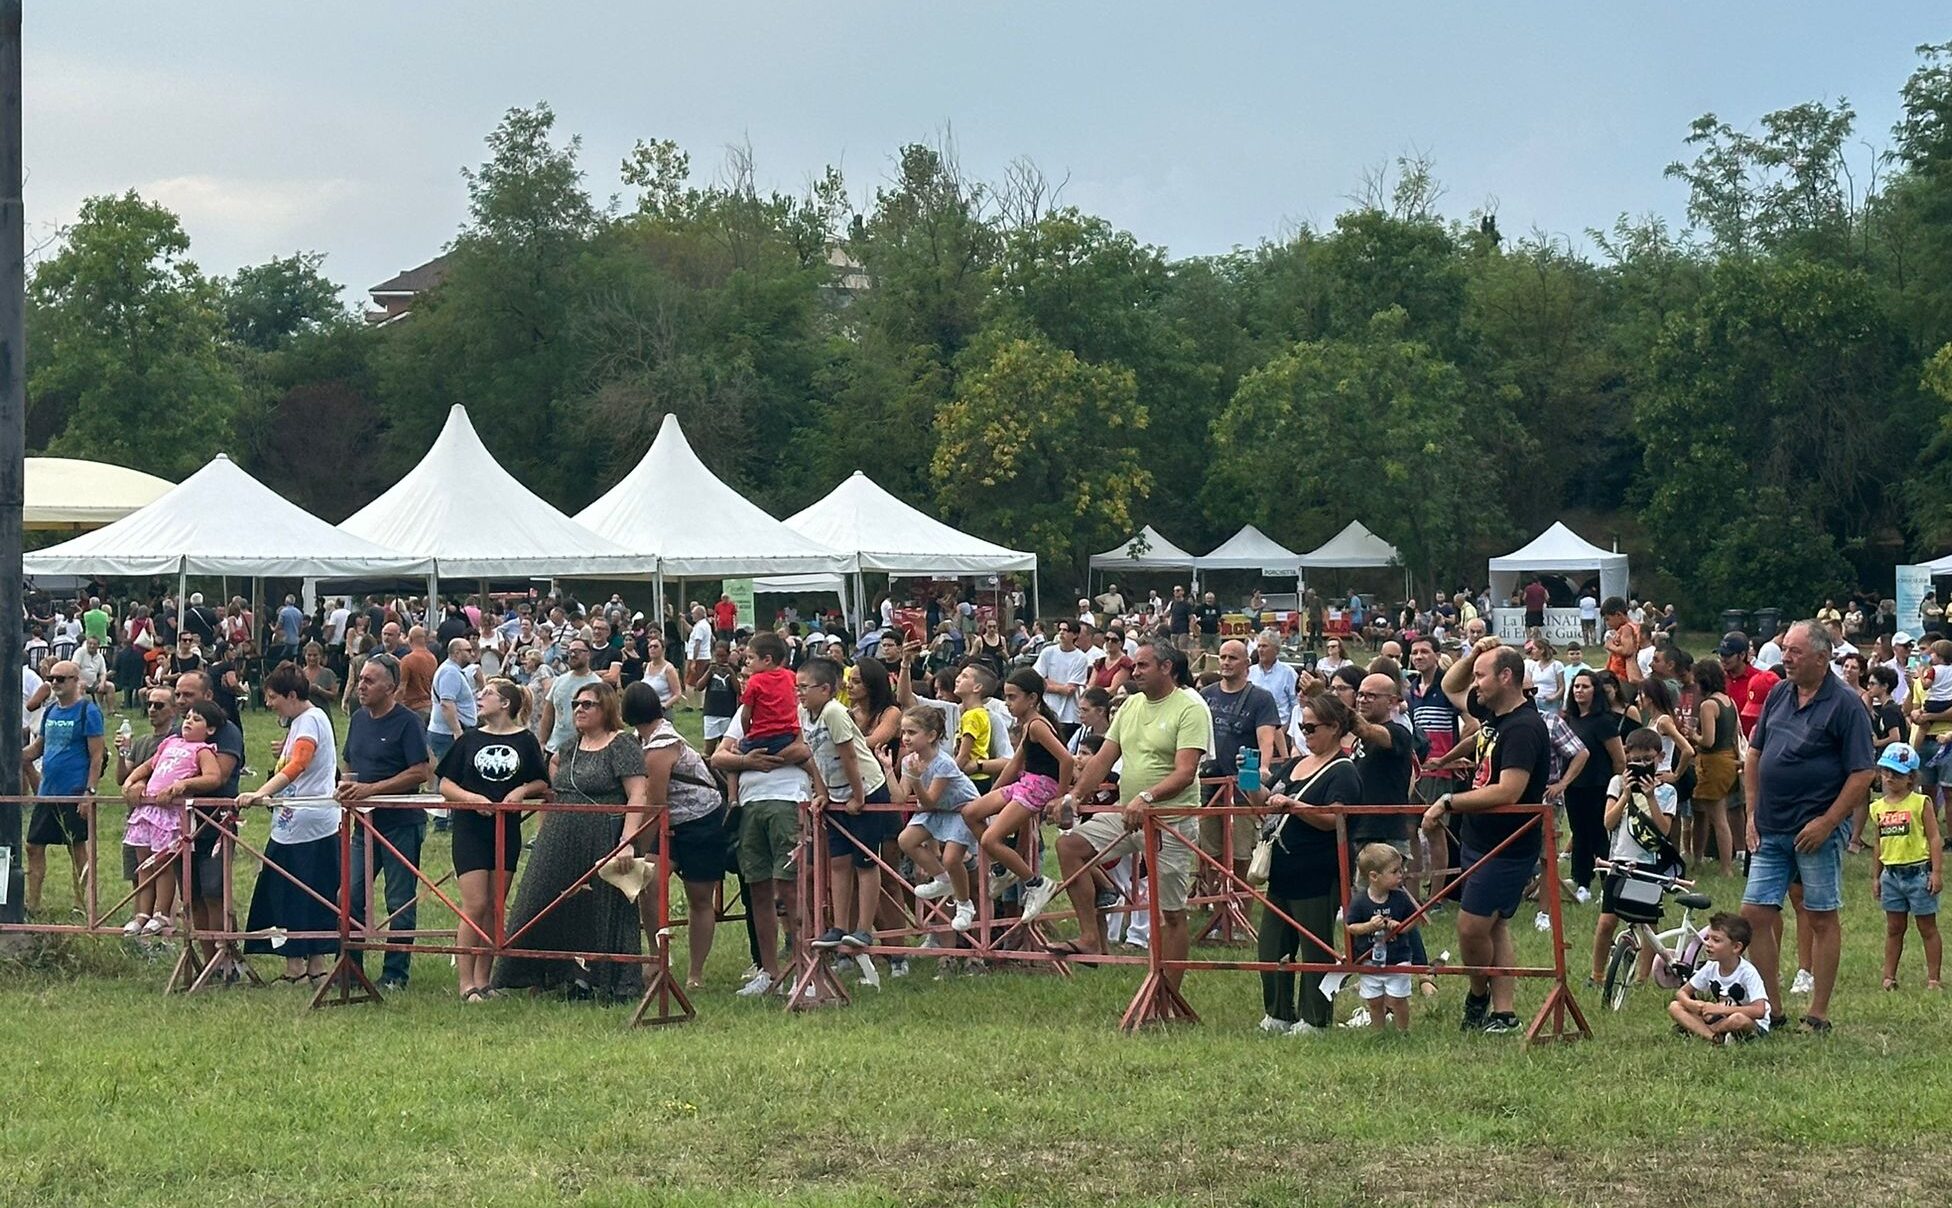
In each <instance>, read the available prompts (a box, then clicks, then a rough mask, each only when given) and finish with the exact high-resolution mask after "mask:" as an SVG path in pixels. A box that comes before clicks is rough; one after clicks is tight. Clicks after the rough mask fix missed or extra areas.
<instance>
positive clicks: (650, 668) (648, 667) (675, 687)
mask: <svg viewBox="0 0 1952 1208" xmlns="http://www.w3.org/2000/svg"><path fill="white" fill-rule="evenodd" d="M644 682H645V683H647V684H649V685H650V686H651V687H652V688H654V689H655V690H656V691H657V699H658V702H659V703H660V704H662V705H663V706H664V707H665V708H667V709H669V708H670V707H671V702H672V701H674V700H677V699H678V697H679V696H681V695H683V693H684V690H685V681H684V678H683V677H682V676H680V675H679V674H678V669H677V667H675V666H673V665H672V664H671V662H670V661H669V660H667V659H666V658H665V657H664V639H663V638H661V637H659V636H658V635H656V634H651V635H650V636H648V637H646V638H645V639H644Z"/></svg>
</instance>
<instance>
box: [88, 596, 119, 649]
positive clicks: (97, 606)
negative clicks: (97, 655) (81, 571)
mask: <svg viewBox="0 0 1952 1208" xmlns="http://www.w3.org/2000/svg"><path fill="white" fill-rule="evenodd" d="M112 619H113V618H111V617H110V616H109V615H108V612H107V610H106V609H104V608H103V607H102V602H101V601H100V600H99V599H97V598H95V597H94V596H90V597H88V611H87V612H84V613H82V614H81V636H83V637H85V638H94V639H95V641H96V643H97V644H98V645H100V646H103V647H106V646H107V645H108V623H109V621H110V620H112Z"/></svg>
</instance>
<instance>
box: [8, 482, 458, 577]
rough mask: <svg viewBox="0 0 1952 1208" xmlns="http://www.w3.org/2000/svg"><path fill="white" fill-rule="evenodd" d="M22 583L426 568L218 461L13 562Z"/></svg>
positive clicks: (424, 561)
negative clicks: (146, 501)
mask: <svg viewBox="0 0 1952 1208" xmlns="http://www.w3.org/2000/svg"><path fill="white" fill-rule="evenodd" d="M21 562H22V569H23V570H24V571H25V572H26V573H27V574H29V575H122V576H147V575H175V576H176V577H177V588H178V590H177V608H178V610H179V611H180V610H181V609H182V607H183V595H184V590H185V587H186V584H185V583H184V580H186V579H188V578H189V576H191V575H235V576H241V577H248V578H253V579H262V578H271V577H279V578H304V577H313V578H320V579H359V578H383V577H400V576H414V577H419V576H421V575H424V574H425V573H427V572H428V571H429V570H431V569H432V568H433V560H432V559H430V558H428V557H426V556H425V555H422V554H403V553H400V552H398V551H396V550H393V549H390V548H388V547H386V546H383V545H380V544H378V543H376V542H373V541H368V540H367V539H365V538H364V537H358V536H354V535H353V534H351V533H348V532H346V531H345V530H343V529H339V528H335V527H334V526H332V525H330V524H327V523H326V522H325V521H323V520H320V519H319V518H318V517H316V516H314V515H312V514H311V513H310V512H307V511H306V510H305V509H304V508H301V507H299V506H298V505H297V504H295V503H292V502H291V501H290V500H288V499H286V498H285V497H284V496H282V495H280V494H278V493H277V492H276V491H274V490H272V489H271V488H270V487H267V486H265V485H264V484H263V483H261V482H259V481H258V480H257V479H255V478H252V477H251V476H250V475H249V474H246V473H245V472H244V471H243V470H241V469H239V468H238V466H237V464H236V463H235V462H233V461H231V459H230V458H228V457H226V456H224V455H223V454H221V453H219V454H218V455H217V456H216V457H215V458H214V459H212V460H211V462H210V464H209V465H207V466H205V467H203V468H202V469H201V470H198V471H197V472H196V473H194V474H192V475H190V476H189V477H188V478H186V479H184V480H183V482H182V483H181V484H179V485H178V486H176V487H173V488H171V489H170V490H169V491H168V492H167V493H166V494H164V495H163V497H162V498H160V499H158V500H156V501H155V502H154V503H152V504H150V505H149V506H148V507H145V508H142V509H140V510H138V511H136V512H134V513H131V514H130V515H128V516H125V517H123V518H122V519H120V520H117V521H116V522H115V523H113V524H110V525H108V526H106V527H104V528H99V529H96V530H95V531H94V532H92V533H83V534H82V535H81V536H79V537H76V538H74V539H73V540H70V541H64V542H62V543H61V544H59V545H55V546H50V547H49V548H47V549H42V550H35V551H34V552H33V553H31V554H28V555H26V556H25V557H24V558H22V559H21Z"/></svg>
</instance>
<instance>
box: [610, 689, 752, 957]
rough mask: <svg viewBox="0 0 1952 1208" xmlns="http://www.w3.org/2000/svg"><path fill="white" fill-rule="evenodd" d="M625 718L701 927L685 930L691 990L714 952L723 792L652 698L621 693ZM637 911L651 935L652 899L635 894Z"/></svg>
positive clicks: (648, 795)
mask: <svg viewBox="0 0 1952 1208" xmlns="http://www.w3.org/2000/svg"><path fill="white" fill-rule="evenodd" d="M623 719H624V724H625V725H627V726H629V727H630V728H631V729H632V730H634V731H636V733H637V740H638V741H639V742H640V743H642V744H643V745H644V796H645V799H646V800H647V801H648V802H649V803H650V808H651V809H652V810H653V811H655V810H658V809H664V810H667V811H669V813H670V816H671V853H672V863H673V866H674V868H675V870H676V872H677V874H678V879H679V880H680V881H682V882H683V883H684V887H685V908H686V912H687V914H686V917H688V918H690V919H692V920H693V921H694V923H702V924H703V925H697V926H691V927H687V928H686V929H685V935H686V940H687V941H688V943H689V946H690V956H691V964H690V968H689V970H688V971H687V973H686V975H685V986H686V988H687V989H693V990H695V989H697V988H699V987H700V986H702V985H704V984H705V958H707V957H709V956H710V955H711V954H712V935H713V933H714V931H715V930H716V928H715V927H714V926H712V925H711V920H712V918H713V917H715V916H714V913H713V912H714V910H715V909H716V907H715V906H714V904H713V901H712V895H713V893H714V892H716V891H717V889H718V887H719V886H720V885H721V884H723V883H724V881H725V873H726V870H727V869H728V868H729V867H730V865H729V864H728V863H727V862H726V858H725V857H726V850H725V795H724V794H723V793H722V792H720V791H719V787H718V781H717V780H715V779H713V777H712V771H711V769H710V768H709V767H707V766H706V765H705V761H704V759H703V758H701V757H700V756H699V754H698V752H697V751H696V750H694V749H692V746H691V744H690V743H688V742H686V741H685V740H684V736H683V735H681V734H679V733H678V731H677V729H676V728H675V727H673V726H672V725H671V719H670V717H669V716H667V715H666V713H665V711H664V705H663V702H661V701H659V700H658V699H657V695H656V693H654V692H650V691H647V690H646V689H645V688H642V687H639V686H638V685H636V684H632V685H631V686H630V687H628V688H625V689H624V696H623ZM649 838H650V841H649V843H648V844H647V846H649V847H650V848H652V849H653V852H654V851H655V841H656V838H657V836H656V832H655V831H653V832H652V833H651V835H650V837H649ZM637 908H638V910H639V911H640V912H642V914H643V917H644V928H645V930H646V931H647V932H648V933H650V934H652V935H656V934H657V930H658V928H659V926H660V925H661V924H660V921H659V919H658V917H657V901H656V897H655V895H654V894H640V895H639V896H638V899H637Z"/></svg>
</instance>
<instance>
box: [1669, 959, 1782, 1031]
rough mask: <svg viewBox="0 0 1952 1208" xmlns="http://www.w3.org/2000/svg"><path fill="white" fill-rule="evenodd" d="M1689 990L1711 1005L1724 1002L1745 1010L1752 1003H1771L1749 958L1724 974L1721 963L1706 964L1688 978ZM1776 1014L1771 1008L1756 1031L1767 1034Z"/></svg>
mask: <svg viewBox="0 0 1952 1208" xmlns="http://www.w3.org/2000/svg"><path fill="white" fill-rule="evenodd" d="M1688 988H1689V989H1690V990H1693V991H1694V993H1695V997H1696V998H1703V999H1706V1000H1708V1001H1709V1002H1718V1003H1725V1004H1727V1005H1728V1006H1731V1007H1745V1006H1747V1005H1748V1004H1750V1003H1752V1002H1761V1003H1767V1002H1769V991H1768V989H1767V988H1766V987H1765V986H1764V985H1763V984H1762V974H1760V973H1757V972H1756V969H1755V966H1754V965H1751V964H1750V963H1749V958H1748V957H1746V956H1744V957H1738V958H1736V961H1735V968H1733V969H1731V970H1729V971H1728V972H1726V973H1724V972H1723V971H1722V968H1721V966H1720V965H1719V964H1717V963H1715V962H1714V961H1706V962H1704V963H1703V964H1702V966H1701V968H1699V969H1697V970H1695V973H1694V976H1693V977H1691V978H1689V979H1688ZM1775 1013H1776V1008H1775V1005H1774V1004H1773V1003H1772V1004H1770V1007H1769V1014H1768V1015H1764V1016H1763V1017H1762V1018H1761V1019H1758V1020H1756V1024H1755V1030H1756V1031H1758V1032H1767V1031H1768V1030H1769V1024H1770V1023H1771V1022H1772V1019H1773V1017H1774V1015H1775Z"/></svg>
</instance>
